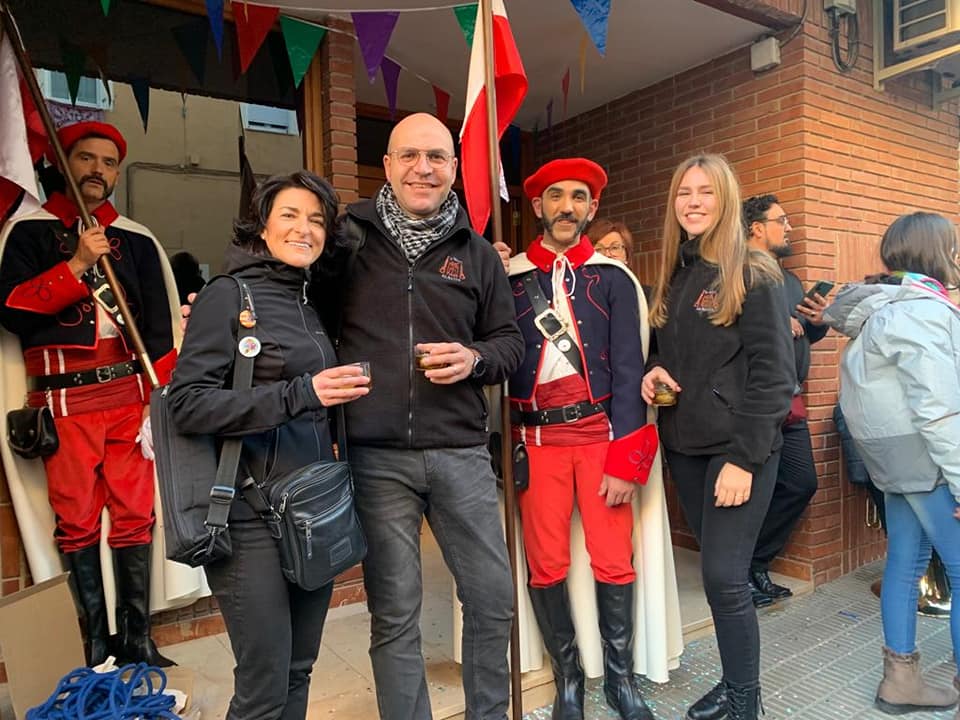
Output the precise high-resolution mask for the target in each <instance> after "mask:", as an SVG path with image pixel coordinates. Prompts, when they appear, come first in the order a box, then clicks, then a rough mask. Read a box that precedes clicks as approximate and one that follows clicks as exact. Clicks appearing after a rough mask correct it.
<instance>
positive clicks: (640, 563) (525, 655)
mask: <svg viewBox="0 0 960 720" xmlns="http://www.w3.org/2000/svg"><path fill="white" fill-rule="evenodd" d="M587 264H603V265H613V266H615V267H617V268H619V269H621V270H623V271H624V272H626V273H627V274H628V275H629V276H630V278H631V280H633V283H634V285H635V286H636V289H637V302H638V304H639V308H640V333H641V336H642V340H643V352H644V355H646V354H647V352H648V350H649V345H650V326H649V324H648V322H647V302H646V299H645V297H644V294H643V289H642V288H641V287H640V283H639V281H637V279H636V277H635V276H634V275H633V273H632V272H630V270H629V269H627V267H626V266H625V265H624V264H623V263H621V262H619V261H617V260H611V259H609V258H606V257H604V256H602V255H599V254H597V253H594V255H593V256H592V257H591V258H590V259H589V260H588V261H587ZM533 269H534V265H533V263H531V262H530V261H529V260H528V259H527V256H526V253H521V254H520V255H517V256H516V257H513V258H511V259H510V275H511V276H512V275H518V274H520V273H524V272H527V271H529V270H533ZM490 416H491V417H500V414H499V411H497V410H495V409H494V408H491V413H490ZM647 420H648V422H651V423H656V411H655V410H654V409H653V408H649V409H648V411H647ZM638 489H639V492H637V493H635V494H634V500H633V523H634V524H633V566H634V569H635V571H636V573H637V579H636V582H635V585H634V646H633V661H634V666H633V667H634V672H635V673H638V674H640V675H645V676H646V677H648V678H649V679H650V680H652V681H654V682H658V683H665V682H667V681H669V679H670V676H669V671H670V670H675V669H677V668H678V667H679V666H680V655H681V653H682V652H683V628H682V625H681V620H680V602H679V595H678V592H677V577H676V571H675V569H674V563H673V545H672V542H671V538H670V523H669V519H668V516H667V502H666V496H665V495H664V489H663V473H662V463H661V453H660V452H658V453H657V457H656V458H655V459H654V462H653V466H652V467H651V468H650V476H649V479H648V480H647V484H646V485H644V486H642V487H640V488H638ZM501 508H502V503H501ZM516 523H517V552H516V566H517V574H516V578H515V582H516V584H517V587H518V588H519V589H520V598H519V610H518V621H519V624H520V659H521V672H528V671H530V670H538V669H540V668H541V667H542V666H543V641H542V638H541V636H540V632H539V629H538V628H537V621H536V618H535V617H534V614H533V607H532V605H531V603H530V596H529V594H528V593H527V563H526V556H525V554H524V550H523V537H522V534H521V532H520V516H519V512H517V513H516ZM567 588H568V590H569V593H570V605H571V608H572V611H573V623H574V626H575V628H576V631H577V643H578V645H579V647H580V657H581V661H582V663H583V669H584V672H585V673H586V675H587V677H599V676H601V675H603V646H602V643H601V639H600V629H599V625H598V616H597V598H596V589H595V584H594V579H593V570H592V569H591V567H590V555H589V554H588V553H587V547H586V542H585V539H584V534H583V525H582V524H581V521H580V513H579V512H578V511H577V510H576V508H574V513H573V518H572V522H571V527H570V571H569V573H568V575H567ZM454 598H456V595H455V594H454ZM455 602H456V600H455ZM462 624H463V619H462V613H461V612H459V607H458V611H457V612H454V653H455V658H456V660H457V661H458V662H460V661H461V654H460V653H461V650H460V638H461V631H462Z"/></svg>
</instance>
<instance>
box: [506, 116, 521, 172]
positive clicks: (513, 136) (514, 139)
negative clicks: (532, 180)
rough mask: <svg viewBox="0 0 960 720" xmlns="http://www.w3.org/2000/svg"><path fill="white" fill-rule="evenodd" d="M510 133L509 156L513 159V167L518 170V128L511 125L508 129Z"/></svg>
mask: <svg viewBox="0 0 960 720" xmlns="http://www.w3.org/2000/svg"><path fill="white" fill-rule="evenodd" d="M508 131H509V133H510V155H511V156H512V157H513V166H514V167H515V168H517V169H519V168H520V128H519V127H518V126H516V125H511V126H510V127H509V129H508Z"/></svg>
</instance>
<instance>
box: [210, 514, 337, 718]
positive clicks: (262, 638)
mask: <svg viewBox="0 0 960 720" xmlns="http://www.w3.org/2000/svg"><path fill="white" fill-rule="evenodd" d="M230 540H231V542H232V543H233V555H232V557H230V558H227V559H226V560H222V561H220V562H217V563H213V564H211V565H209V566H207V581H208V582H209V583H210V588H211V589H212V590H213V594H214V595H215V596H216V598H217V602H218V603H219V604H220V612H221V614H222V615H223V620H224V623H225V624H226V626H227V634H228V635H229V636H230V645H231V646H232V647H233V655H234V658H235V659H236V663H237V665H236V667H235V668H234V670H233V678H234V680H233V698H232V699H231V700H230V709H229V711H228V712H227V720H304V718H306V716H307V691H308V690H309V688H310V672H311V670H312V669H313V664H314V663H315V662H316V660H317V653H318V652H319V651H320V635H321V634H322V632H323V623H324V621H325V620H326V617H327V608H328V607H329V606H330V596H331V595H332V594H333V583H330V584H329V585H325V586H324V587H322V588H320V589H319V590H314V591H313V592H308V591H306V590H303V589H301V588H299V587H297V586H296V585H294V584H292V583H289V582H287V580H286V578H284V576H283V573H282V572H281V571H280V552H279V550H278V549H277V542H276V540H274V539H273V538H272V537H271V536H270V532H269V531H268V530H267V526H266V525H265V524H264V522H263V521H262V520H260V519H259V518H256V519H254V520H247V521H239V522H231V523H230Z"/></svg>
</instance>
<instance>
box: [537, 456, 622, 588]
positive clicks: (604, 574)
mask: <svg viewBox="0 0 960 720" xmlns="http://www.w3.org/2000/svg"><path fill="white" fill-rule="evenodd" d="M609 444H610V443H609V442H608V441H604V442H597V443H590V444H588V445H527V453H528V456H529V459H530V485H529V487H528V488H527V489H526V490H524V491H523V492H521V493H520V494H519V496H518V503H519V506H520V516H521V519H522V521H523V542H524V545H525V547H526V555H527V566H528V568H529V570H530V585H531V587H535V588H543V587H550V586H551V585H555V584H557V583H558V582H561V581H563V580H565V579H566V577H567V570H568V569H569V567H570V518H571V516H572V514H573V504H574V502H576V503H577V507H578V508H579V510H580V517H581V519H582V521H583V532H584V536H585V538H586V545H587V552H589V553H590V566H591V567H592V568H593V575H594V577H595V578H596V580H597V581H598V582H603V583H609V584H611V585H626V584H628V583H632V582H633V581H634V580H635V579H636V572H635V571H634V569H633V538H632V534H633V508H632V506H631V504H630V503H624V504H622V505H618V506H616V507H607V505H606V498H605V497H603V496H601V495H599V494H598V493H599V491H600V484H601V482H602V481H603V466H604V462H605V460H606V457H607V447H608V446H609Z"/></svg>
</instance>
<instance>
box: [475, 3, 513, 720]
mask: <svg viewBox="0 0 960 720" xmlns="http://www.w3.org/2000/svg"><path fill="white" fill-rule="evenodd" d="M480 12H481V15H482V20H483V57H484V68H483V70H484V85H485V86H486V91H487V158H488V161H489V168H490V222H491V224H492V230H493V241H494V242H495V243H498V242H503V222H502V219H501V214H500V152H499V150H500V142H499V139H498V137H497V88H496V78H495V73H494V58H493V4H492V0H480ZM500 432H501V433H502V438H503V442H502V443H501V446H502V450H501V460H502V462H501V467H502V468H503V514H504V525H505V530H506V535H507V552H508V553H509V555H510V571H511V572H512V573H513V578H514V582H513V625H512V627H511V628H510V688H511V697H512V700H513V703H512V705H513V719H514V720H521V718H522V717H523V688H522V686H521V683H520V623H519V620H518V617H517V615H518V612H519V602H518V593H519V588H518V587H517V583H516V577H517V524H516V521H515V517H516V504H517V500H516V489H515V487H514V484H513V482H514V481H513V452H512V451H511V448H512V445H513V443H512V442H511V440H510V401H509V398H508V394H507V383H503V384H502V385H501V386H500Z"/></svg>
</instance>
